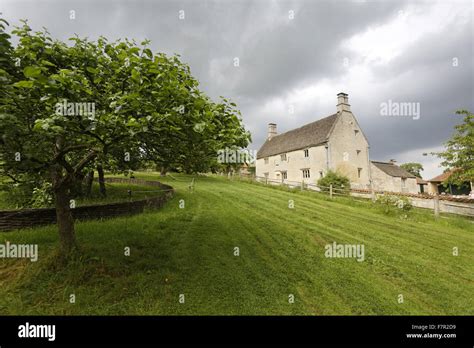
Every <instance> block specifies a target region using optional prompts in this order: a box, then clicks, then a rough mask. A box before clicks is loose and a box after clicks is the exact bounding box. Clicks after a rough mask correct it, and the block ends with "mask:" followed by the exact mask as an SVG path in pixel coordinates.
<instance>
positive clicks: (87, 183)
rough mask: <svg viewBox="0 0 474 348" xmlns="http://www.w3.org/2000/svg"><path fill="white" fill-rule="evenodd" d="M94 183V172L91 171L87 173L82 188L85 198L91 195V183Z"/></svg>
mask: <svg viewBox="0 0 474 348" xmlns="http://www.w3.org/2000/svg"><path fill="white" fill-rule="evenodd" d="M93 182H94V171H93V170H91V171H89V172H88V173H87V175H86V178H85V181H84V186H85V192H84V193H85V195H86V197H90V196H91V195H92V183H93Z"/></svg>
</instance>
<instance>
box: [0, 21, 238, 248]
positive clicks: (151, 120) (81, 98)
mask: <svg viewBox="0 0 474 348" xmlns="http://www.w3.org/2000/svg"><path fill="white" fill-rule="evenodd" d="M0 24H1V27H0V28H1V29H2V30H1V33H0V34H1V35H0V40H2V41H1V42H2V45H1V47H0V53H1V56H0V62H1V63H2V65H1V66H0V79H1V80H2V84H1V87H0V93H1V94H0V131H1V133H2V139H1V143H0V170H1V174H2V175H6V176H8V177H10V178H12V180H21V179H22V178H24V177H30V178H31V177H33V176H37V177H39V178H41V179H42V180H43V181H47V182H50V183H51V191H52V192H53V196H54V206H55V208H56V216H57V225H58V230H59V237H60V238H59V239H60V247H61V251H62V252H63V253H65V254H67V253H68V252H69V251H71V250H72V249H73V248H75V246H76V239H75V231H74V220H73V218H72V214H71V208H70V199H71V197H72V196H73V191H74V188H75V186H76V184H77V182H78V181H82V180H83V178H84V176H85V174H87V173H89V174H87V175H88V176H89V175H90V172H91V170H92V169H93V168H96V167H98V166H99V167H102V168H104V169H108V170H118V171H120V170H126V169H128V168H132V164H131V163H129V162H128V161H125V160H123V157H124V154H125V152H129V153H130V155H131V156H132V157H133V156H134V157H135V159H134V160H135V161H136V162H139V161H140V160H141V159H142V157H144V153H145V149H146V148H147V146H148V145H150V144H151V143H152V142H151V140H150V139H156V138H158V139H166V140H171V139H177V140H179V139H181V140H182V142H179V141H177V142H171V141H169V142H161V143H160V146H161V147H160V148H159V149H157V151H161V153H166V151H168V150H164V149H168V148H171V149H173V151H174V150H179V151H177V152H171V151H169V158H172V156H173V155H176V154H178V155H180V156H181V157H179V156H178V160H176V162H177V163H180V164H181V165H183V166H185V165H189V163H190V159H192V160H193V162H192V163H199V162H198V161H197V160H196V156H199V155H201V154H202V153H203V152H202V151H203V150H202V151H201V150H200V151H196V149H201V145H200V146H196V147H195V148H192V149H191V150H192V152H190V151H189V150H190V148H191V142H192V141H195V140H196V139H199V140H200V141H201V142H202V143H204V144H213V146H215V144H214V141H215V139H221V138H225V137H228V136H230V135H232V134H233V133H232V132H237V131H238V129H236V128H235V127H234V128H233V129H228V127H227V128H226V127H223V126H222V124H218V123H217V122H215V123H213V122H211V121H210V119H212V118H211V115H210V114H209V112H210V111H213V110H215V106H214V104H213V103H211V102H210V101H209V100H208V99H206V98H205V97H203V95H202V93H200V92H199V90H198V89H197V84H196V83H195V80H194V79H193V78H192V77H191V75H190V71H189V68H188V67H187V66H185V65H184V64H182V63H181V62H180V61H179V58H178V57H176V56H173V57H168V56H166V55H164V54H153V53H152V52H151V50H150V49H149V48H147V45H148V42H147V41H145V42H142V44H141V45H140V46H138V45H137V44H136V43H135V42H133V41H129V40H121V41H116V42H113V43H109V42H108V41H107V39H105V38H103V37H101V38H99V39H98V40H97V41H96V42H91V41H88V40H87V39H80V38H78V37H75V38H72V39H71V41H72V45H66V44H65V43H63V42H61V41H57V40H53V39H52V38H51V37H50V36H49V33H48V32H47V31H46V30H44V31H40V32H32V30H31V28H30V27H29V26H28V25H27V24H26V22H24V24H23V26H22V27H20V28H17V29H15V30H14V31H13V33H14V34H15V35H16V36H17V37H18V44H17V45H16V46H15V47H12V45H11V44H10V37H9V36H8V35H7V34H6V33H5V30H4V29H5V24H6V23H5V22H4V21H2V22H0ZM77 105H91V106H93V110H94V111H93V112H90V110H89V109H88V112H80V111H81V110H79V112H78V109H77V108H76V109H75V107H77ZM181 105H185V106H188V105H192V107H190V108H189V110H190V111H189V113H188V114H187V115H186V117H185V118H183V117H182V114H181V113H180V110H179V107H178V106H181ZM221 108H222V106H221ZM218 110H219V109H218ZM82 111H84V110H82ZM217 113H218V111H217ZM212 117H214V118H217V119H218V120H219V121H221V123H223V124H224V123H225V122H228V124H230V125H237V123H235V120H236V119H237V118H236V116H235V115H232V114H229V111H228V109H225V110H224V111H222V112H221V114H219V115H216V114H213V115H212ZM227 118H230V119H231V122H229V121H228V120H227ZM196 124H203V126H202V128H203V129H209V131H208V132H203V133H199V132H195V133H197V134H199V135H200V137H197V135H196V134H194V133H193V132H194V130H195V128H196ZM238 126H240V128H239V129H241V128H242V127H241V125H240V123H238ZM198 128H199V127H198ZM211 129H212V131H211ZM148 141H149V142H150V143H148ZM210 148H212V147H204V149H205V150H206V151H208V150H209V151H210ZM134 165H136V163H134V164H133V166H134ZM195 166H196V165H191V167H195ZM37 181H38V182H42V181H40V180H37Z"/></svg>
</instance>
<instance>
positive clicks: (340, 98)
mask: <svg viewBox="0 0 474 348" xmlns="http://www.w3.org/2000/svg"><path fill="white" fill-rule="evenodd" d="M336 108H337V112H342V111H349V112H350V111H351V106H350V104H349V95H348V94H346V93H343V92H341V93H338V94H337V105H336Z"/></svg>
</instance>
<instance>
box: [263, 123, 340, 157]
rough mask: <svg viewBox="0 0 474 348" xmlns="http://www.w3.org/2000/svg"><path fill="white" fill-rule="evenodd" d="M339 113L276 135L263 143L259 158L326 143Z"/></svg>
mask: <svg viewBox="0 0 474 348" xmlns="http://www.w3.org/2000/svg"><path fill="white" fill-rule="evenodd" d="M337 115H338V114H334V115H331V116H328V117H325V118H322V119H320V120H318V121H315V122H311V123H308V124H306V125H304V126H302V127H299V128H296V129H292V130H290V131H288V132H285V133H282V134H279V135H276V136H274V137H273V138H271V139H270V140H267V141H265V143H263V145H262V147H261V148H260V150H258V152H257V158H262V157H268V156H273V155H278V154H281V153H286V152H290V151H295V150H301V149H305V148H308V147H311V146H316V145H320V144H322V143H325V142H326V141H327V140H328V136H329V132H330V131H331V129H332V127H333V125H334V123H335V122H336V119H337Z"/></svg>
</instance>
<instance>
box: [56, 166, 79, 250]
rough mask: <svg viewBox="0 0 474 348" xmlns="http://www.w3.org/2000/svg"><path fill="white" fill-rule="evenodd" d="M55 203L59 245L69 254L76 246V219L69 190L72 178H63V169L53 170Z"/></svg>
mask: <svg viewBox="0 0 474 348" xmlns="http://www.w3.org/2000/svg"><path fill="white" fill-rule="evenodd" d="M52 179H53V189H54V203H55V207H56V223H57V225H58V231H59V246H60V251H61V254H63V255H67V254H69V252H70V251H71V250H72V249H74V248H75V247H76V234H75V231H74V219H73V217H72V213H71V207H70V205H69V204H70V202H69V199H70V196H69V194H70V193H69V190H70V185H71V183H72V181H73V180H72V179H71V180H63V179H64V178H63V175H62V169H60V168H55V169H54V170H53V177H52Z"/></svg>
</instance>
